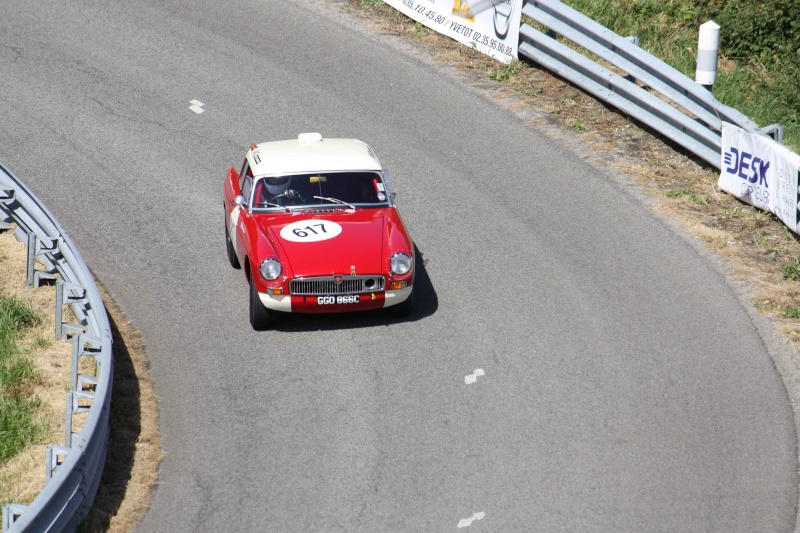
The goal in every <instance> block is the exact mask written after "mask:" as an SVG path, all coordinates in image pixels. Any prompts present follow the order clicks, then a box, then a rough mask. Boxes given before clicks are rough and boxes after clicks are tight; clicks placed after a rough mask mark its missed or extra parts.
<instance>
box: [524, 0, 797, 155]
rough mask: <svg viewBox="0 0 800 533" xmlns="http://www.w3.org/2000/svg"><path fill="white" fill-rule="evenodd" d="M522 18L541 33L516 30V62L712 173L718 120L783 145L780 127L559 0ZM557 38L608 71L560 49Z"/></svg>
mask: <svg viewBox="0 0 800 533" xmlns="http://www.w3.org/2000/svg"><path fill="white" fill-rule="evenodd" d="M522 14H523V15H525V16H527V17H530V18H531V19H533V20H534V21H535V22H537V23H538V24H541V25H542V26H544V27H545V28H547V31H546V32H545V33H543V32H541V31H539V30H537V29H536V28H534V27H532V26H530V25H529V24H522V26H521V27H520V45H519V54H520V55H522V56H524V57H526V58H528V59H530V60H531V61H534V62H536V63H539V64H541V65H542V66H544V67H545V68H547V69H548V70H550V71H551V72H554V73H555V74H557V75H559V76H561V77H562V78H564V79H566V80H568V81H570V82H571V83H573V84H574V85H576V86H578V87H580V88H582V89H583V90H585V91H586V92H588V93H590V94H592V95H594V96H595V97H596V98H599V99H600V100H602V101H604V102H606V103H607V104H609V105H612V106H614V107H615V108H617V109H619V110H621V111H622V112H624V113H626V114H628V115H630V116H631V117H633V118H634V119H636V120H638V121H639V122H641V123H642V124H644V125H646V126H648V127H650V128H651V129H653V130H654V131H656V132H658V133H660V134H661V135H663V136H664V137H666V138H667V139H670V140H671V141H673V142H675V143H677V144H679V145H681V146H683V147H684V148H686V149H687V150H689V151H691V152H692V153H694V154H695V155H697V156H698V157H700V158H702V159H703V160H705V161H706V162H708V163H709V164H711V165H713V166H714V167H716V168H717V169H720V167H721V133H720V132H721V130H722V121H725V122H729V123H731V124H735V125H737V126H739V127H740V128H742V129H744V130H745V131H748V132H751V133H760V134H765V135H770V136H772V137H773V138H774V139H775V140H776V141H778V142H781V141H782V140H783V139H782V137H783V128H782V127H781V126H780V125H777V124H776V125H772V126H768V127H766V128H759V127H758V126H757V125H756V124H755V123H754V122H753V121H751V120H750V119H749V118H747V117H746V116H745V115H744V114H742V113H741V112H739V111H737V110H736V109H734V108H732V107H729V106H727V105H725V104H723V103H721V102H719V101H718V100H716V99H715V98H714V97H713V96H712V94H711V92H709V91H708V90H707V89H706V88H705V87H703V86H702V85H700V84H699V83H696V82H695V81H694V80H692V79H691V78H689V77H687V76H685V75H684V74H683V73H681V72H679V71H677V70H676V69H674V68H673V67H671V66H669V65H667V64H666V63H664V62H663V61H661V60H660V59H658V58H657V57H654V56H653V55H651V54H649V53H648V52H646V51H644V50H642V49H641V48H639V46H638V45H637V42H636V41H637V40H636V38H635V37H621V36H619V35H617V34H616V33H614V32H612V31H611V30H609V29H608V28H606V27H604V26H602V25H601V24H598V23H597V22H595V21H593V20H592V19H590V18H589V17H587V16H585V15H583V14H581V13H580V12H578V11H576V10H574V9H572V8H571V7H569V6H567V5H565V4H563V3H561V2H560V1H559V0H528V1H527V2H526V4H525V6H524V7H523V9H522ZM556 35H558V36H561V37H563V38H564V39H567V40H569V41H571V42H572V43H574V44H575V45H577V46H579V47H581V48H583V49H584V50H586V51H587V52H588V53H589V54H592V55H594V56H596V57H597V58H599V59H600V60H602V61H603V62H604V63H606V64H608V65H609V67H606V66H603V65H602V64H600V63H598V62H596V61H594V60H592V59H590V58H589V57H587V56H586V55H583V54H581V53H580V52H578V51H576V50H573V49H572V48H570V47H568V46H567V45H565V44H563V43H561V42H559V41H558V40H557V39H556V38H555V37H556ZM611 67H613V68H615V69H616V70H612V68H611ZM620 72H622V73H620ZM656 93H658V94H656ZM659 94H660V96H659Z"/></svg>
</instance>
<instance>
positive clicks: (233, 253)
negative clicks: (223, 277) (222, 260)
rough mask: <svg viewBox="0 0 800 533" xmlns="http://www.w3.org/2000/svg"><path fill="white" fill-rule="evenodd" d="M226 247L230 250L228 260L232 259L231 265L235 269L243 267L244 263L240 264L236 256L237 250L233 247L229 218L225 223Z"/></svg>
mask: <svg viewBox="0 0 800 533" xmlns="http://www.w3.org/2000/svg"><path fill="white" fill-rule="evenodd" d="M225 248H227V250H228V261H230V263H231V266H232V267H233V268H235V269H237V270H238V269H240V268H242V265H240V264H239V258H238V257H236V250H234V249H233V242H231V235H230V233H228V224H227V220H226V223H225Z"/></svg>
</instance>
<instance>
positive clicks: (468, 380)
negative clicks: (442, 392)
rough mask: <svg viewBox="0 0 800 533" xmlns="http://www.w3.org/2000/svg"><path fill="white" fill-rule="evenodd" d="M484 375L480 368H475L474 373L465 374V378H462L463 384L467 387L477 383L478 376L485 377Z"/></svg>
mask: <svg viewBox="0 0 800 533" xmlns="http://www.w3.org/2000/svg"><path fill="white" fill-rule="evenodd" d="M485 375H486V373H485V372H484V371H483V369H482V368H476V369H475V372H474V373H472V374H467V375H466V376H464V383H466V384H467V385H471V384H472V383H475V382H476V381H478V376H485Z"/></svg>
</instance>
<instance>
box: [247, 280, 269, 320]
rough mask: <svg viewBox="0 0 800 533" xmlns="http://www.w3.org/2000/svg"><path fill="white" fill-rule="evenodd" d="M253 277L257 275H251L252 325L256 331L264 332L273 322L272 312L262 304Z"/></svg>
mask: <svg viewBox="0 0 800 533" xmlns="http://www.w3.org/2000/svg"><path fill="white" fill-rule="evenodd" d="M253 276H255V273H250V325H251V326H253V329H254V330H256V331H264V330H265V329H268V328H269V325H270V322H272V318H273V317H272V311H270V310H269V309H267V308H266V307H264V304H262V303H261V298H259V297H258V291H257V290H256V282H255V281H254V280H253Z"/></svg>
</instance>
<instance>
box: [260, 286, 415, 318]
mask: <svg viewBox="0 0 800 533" xmlns="http://www.w3.org/2000/svg"><path fill="white" fill-rule="evenodd" d="M412 290H413V286H410V287H403V288H402V289H397V290H388V291H377V292H367V293H362V294H358V295H342V294H336V295H330V296H298V295H287V294H281V295H274V294H268V293H265V292H259V293H258V296H259V298H260V299H261V303H263V304H264V307H266V308H267V309H271V310H273V311H280V312H283V313H343V312H348V311H369V310H373V309H382V308H384V307H391V306H393V305H397V304H400V303H403V302H404V301H406V300H407V299H408V297H409V296H411V291H412ZM348 296H358V302H354V303H350V302H348V303H337V298H344V300H341V299H340V300H339V301H340V302H341V301H346V298H347V297H348Z"/></svg>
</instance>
